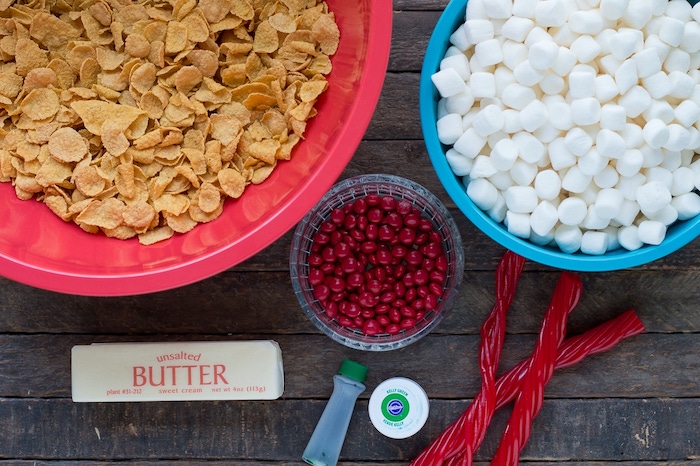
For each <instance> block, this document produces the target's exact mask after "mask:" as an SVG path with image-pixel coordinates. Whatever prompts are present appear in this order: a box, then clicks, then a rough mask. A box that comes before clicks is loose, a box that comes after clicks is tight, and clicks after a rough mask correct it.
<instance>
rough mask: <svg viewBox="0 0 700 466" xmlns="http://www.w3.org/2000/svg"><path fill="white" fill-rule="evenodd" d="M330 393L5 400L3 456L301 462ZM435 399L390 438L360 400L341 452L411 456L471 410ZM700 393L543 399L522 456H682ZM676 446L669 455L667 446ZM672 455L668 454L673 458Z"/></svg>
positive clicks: (699, 419) (495, 438)
mask: <svg viewBox="0 0 700 466" xmlns="http://www.w3.org/2000/svg"><path fill="white" fill-rule="evenodd" d="M325 403H326V402H325V400H317V401H304V402H301V401H297V400H278V401H270V402H226V403H217V402H200V403H190V402H183V403H141V404H133V403H114V404H79V403H71V402H70V401H68V400H56V399H53V400H47V399H29V400H24V399H11V398H5V399H0V445H2V446H3V456H4V457H5V458H33V459H37V460H43V459H60V460H70V459H76V460H100V459H103V460H104V459H111V460H121V459H144V460H146V459H159V458H179V457H183V456H184V457H187V458H188V459H191V460H195V459H200V460H205V459H206V460H209V459H211V460H222V459H228V460H239V459H243V458H245V459H246V460H248V461H250V460H260V461H277V462H284V461H298V460H299V456H300V455H301V452H302V451H303V449H304V447H305V445H306V442H307V441H308V438H309V436H310V435H311V432H312V430H313V428H314V426H315V424H316V421H317V419H318V417H319V416H320V414H321V411H322V410H323V408H324V406H325ZM466 405H467V402H465V401H443V400H439V401H434V402H432V403H431V414H430V418H429V420H428V422H427V423H426V426H425V427H424V428H423V429H422V430H421V431H420V432H419V433H418V434H416V435H415V436H414V437H411V438H410V439H409V440H392V439H388V438H386V437H383V436H382V435H381V434H379V433H378V432H377V431H376V430H375V429H374V427H372V425H371V423H370V422H369V419H368V415H367V413H366V409H367V401H366V400H360V401H358V403H357V405H356V407H355V414H354V415H353V419H352V422H351V424H350V427H349V430H348V435H347V438H346V441H345V444H344V446H343V451H342V452H341V459H342V460H348V461H353V460H354V461H358V460H359V459H360V458H361V459H362V460H363V461H388V462H397V461H400V462H407V461H409V460H410V459H412V458H413V457H415V456H416V455H417V454H418V453H419V452H420V450H422V449H423V448H424V447H425V446H427V445H428V444H429V443H430V442H431V441H432V440H433V439H434V438H435V437H436V436H437V435H438V434H439V433H440V432H442V430H443V429H444V428H445V427H446V426H447V425H448V424H449V423H450V422H452V420H453V419H455V418H456V416H457V415H458V414H459V413H461V412H462V411H463V410H464V409H465V408H466ZM507 417H508V411H507V410H502V411H499V412H497V413H496V416H495V417H494V421H493V424H492V426H491V428H490V429H489V432H488V434H487V438H486V439H485V442H484V444H483V447H482V449H480V450H479V451H478V452H477V459H478V460H481V461H484V460H487V459H488V458H489V457H490V456H491V455H492V453H493V451H495V448H496V447H497V445H498V442H499V441H500V431H501V430H502V427H503V426H504V425H505V421H506V419H507ZM699 423H700V399H696V398H687V399H634V400H622V399H599V400H547V402H546V403H545V405H544V407H543V409H542V411H541V412H540V415H539V416H538V417H537V418H536V419H535V422H534V423H533V430H532V436H531V438H530V441H529V443H528V444H527V445H526V447H525V449H524V450H523V458H524V459H528V460H532V461H545V460H546V461H555V462H557V461H559V462H561V461H565V460H567V459H569V458H571V457H573V458H576V459H577V460H579V461H606V460H607V461H612V460H615V459H625V460H635V461H657V460H686V459H688V458H690V457H693V456H694V455H697V454H698V452H699V451H700V425H699ZM669 452H671V453H669ZM669 456H671V457H669Z"/></svg>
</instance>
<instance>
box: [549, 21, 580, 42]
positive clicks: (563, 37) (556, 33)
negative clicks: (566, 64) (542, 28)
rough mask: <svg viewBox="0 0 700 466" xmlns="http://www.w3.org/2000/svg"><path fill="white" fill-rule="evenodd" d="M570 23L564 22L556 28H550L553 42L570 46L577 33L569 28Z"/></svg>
mask: <svg viewBox="0 0 700 466" xmlns="http://www.w3.org/2000/svg"><path fill="white" fill-rule="evenodd" d="M569 26H570V24H569V23H567V24H564V25H563V26H560V27H558V28H551V29H550V32H552V34H551V36H552V39H553V40H554V42H556V43H557V44H559V45H563V46H565V47H571V44H573V43H574V41H575V40H576V39H577V38H578V36H579V35H578V34H577V33H575V32H574V31H572V30H571V27H569Z"/></svg>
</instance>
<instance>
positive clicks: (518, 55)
mask: <svg viewBox="0 0 700 466" xmlns="http://www.w3.org/2000/svg"><path fill="white" fill-rule="evenodd" d="M501 47H502V48H503V64H504V65H505V66H507V67H508V68H509V69H511V70H515V67H516V66H518V65H519V64H521V63H522V62H524V61H525V60H527V52H528V49H527V47H526V46H525V44H523V43H522V42H515V41H512V40H506V41H505V42H503V45H502V46H501Z"/></svg>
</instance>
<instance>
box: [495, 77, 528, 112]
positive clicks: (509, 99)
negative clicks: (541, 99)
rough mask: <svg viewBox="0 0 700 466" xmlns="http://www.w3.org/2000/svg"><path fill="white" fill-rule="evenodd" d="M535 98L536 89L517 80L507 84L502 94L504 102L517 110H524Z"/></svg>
mask: <svg viewBox="0 0 700 466" xmlns="http://www.w3.org/2000/svg"><path fill="white" fill-rule="evenodd" d="M535 98H536V96H535V91H533V90H532V88H531V87H528V86H523V85H522V84H520V83H517V82H516V83H513V84H509V85H507V86H506V87H505V88H504V89H503V93H502V94H501V101H502V102H503V104H504V105H506V106H508V107H510V108H514V109H516V110H522V109H523V108H525V107H526V106H527V104H529V103H530V102H532V101H534V100H535Z"/></svg>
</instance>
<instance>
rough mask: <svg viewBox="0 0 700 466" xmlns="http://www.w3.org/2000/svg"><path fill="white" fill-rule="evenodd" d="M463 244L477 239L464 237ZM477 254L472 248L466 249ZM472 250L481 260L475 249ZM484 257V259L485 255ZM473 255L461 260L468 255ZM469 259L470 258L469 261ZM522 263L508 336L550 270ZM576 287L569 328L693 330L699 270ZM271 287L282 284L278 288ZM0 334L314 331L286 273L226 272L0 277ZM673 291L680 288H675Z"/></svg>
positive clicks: (469, 300)
mask: <svg viewBox="0 0 700 466" xmlns="http://www.w3.org/2000/svg"><path fill="white" fill-rule="evenodd" d="M465 247H466V248H467V254H470V253H469V251H472V250H473V251H476V249H478V245H476V244H474V245H472V244H468V245H467V246H465ZM475 254H477V252H475ZM478 257H482V258H484V255H483V254H482V255H479V256H478ZM485 260H486V259H485ZM471 261H473V259H471V260H470V262H471ZM477 265H478V264H477V262H476V261H475V262H474V267H476V266H477ZM531 268H534V269H537V265H536V264H532V263H527V264H526V270H525V272H524V273H523V276H522V278H521V280H520V283H519V284H518V290H517V295H516V299H515V300H514V302H513V304H512V307H511V310H510V311H509V315H508V331H509V332H511V333H535V332H537V331H538V328H539V325H540V319H541V318H542V314H543V312H544V310H545V308H546V306H547V303H548V302H549V299H550V297H551V293H552V290H553V288H554V285H555V283H556V280H557V278H558V276H559V272H558V271H539V270H530V269H531ZM582 279H583V282H584V291H583V296H582V298H581V302H580V303H579V305H578V307H577V308H576V310H575V311H574V312H573V313H572V315H571V318H570V323H569V329H570V331H571V332H573V333H580V332H583V331H585V330H587V329H589V328H592V327H593V326H594V325H597V324H599V323H601V322H603V321H605V320H607V319H610V318H613V317H615V316H616V315H618V314H619V313H621V312H623V311H625V310H627V309H635V310H636V311H637V313H638V314H639V315H640V318H641V319H642V321H643V322H644V324H645V325H646V327H647V330H648V331H649V332H663V333H672V332H683V333H686V332H698V331H700V313H698V312H697V311H696V309H697V308H696V305H697V304H696V303H697V302H698V301H699V300H700V288H698V287H697V283H698V281H699V280H700V270H693V269H690V270H674V269H670V270H668V271H665V272H663V273H649V272H648V271H646V270H644V269H634V270H629V271H619V272H610V273H600V274H595V273H587V274H582ZM494 280H495V279H494V273H493V272H491V271H485V272H478V271H476V272H473V271H467V272H466V273H465V275H464V278H463V282H462V284H461V285H460V288H459V293H458V296H457V300H456V302H455V305H454V308H453V309H452V310H451V311H450V313H449V314H448V316H447V318H446V319H445V320H444V321H443V322H442V324H441V325H440V326H439V327H438V328H437V329H436V330H435V332H436V333H452V334H465V333H466V334H476V333H477V332H478V329H479V327H480V326H481V323H482V322H483V320H484V319H485V317H486V315H487V314H488V312H490V310H491V307H492V306H493V302H494V297H493V296H494V293H495V291H494V286H495V285H494ZM280 284H284V285H283V286H280ZM0 289H2V299H0V333H78V334H125V333H134V334H141V335H150V334H227V333H252V334H260V333H269V334H288V333H295V332H301V333H314V332H315V331H316V330H315V327H313V325H311V324H310V322H309V321H308V319H307V318H306V316H305V315H304V313H303V312H302V310H301V308H300V306H299V304H298V302H297V300H296V297H295V296H294V292H293V290H292V287H291V284H290V283H289V274H288V272H245V271H243V272H238V271H237V270H234V271H229V272H225V273H222V274H219V275H217V276H216V277H213V278H211V279H208V280H204V281H202V282H199V283H195V284H192V285H188V286H185V287H181V288H177V289H174V290H170V291H166V292H160V293H153V294H149V295H144V296H132V297H114V298H95V297H81V296H71V295H63V294H58V293H52V292H48V291H41V290H35V289H31V288H30V287H27V286H25V285H21V284H18V283H15V282H12V281H10V280H7V279H0ZM679 290H683V291H682V294H679V293H681V292H680V291H679Z"/></svg>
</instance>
